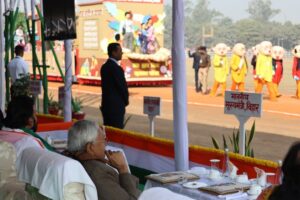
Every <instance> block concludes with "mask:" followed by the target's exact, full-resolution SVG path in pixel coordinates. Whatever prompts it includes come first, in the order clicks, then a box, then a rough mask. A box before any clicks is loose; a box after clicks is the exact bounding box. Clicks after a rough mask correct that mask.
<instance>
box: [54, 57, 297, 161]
mask: <svg viewBox="0 0 300 200" xmlns="http://www.w3.org/2000/svg"><path fill="white" fill-rule="evenodd" d="M188 64H190V63H189V62H188ZM212 74H213V72H212V70H211V72H210V76H209V85H211V83H212V80H213V78H212V77H213V76H212ZM187 82H188V86H187V91H188V96H187V101H188V129H189V141H190V144H197V145H202V146H207V147H212V145H211V139H210V136H213V137H216V138H217V139H219V141H221V137H222V134H224V135H225V136H229V135H231V134H232V132H233V130H234V128H238V122H237V120H236V119H235V118H234V116H230V115H224V114H223V109H224V108H223V104H224V103H223V101H224V99H223V98H222V97H209V96H205V95H201V94H199V93H195V91H194V87H193V71H192V70H191V67H190V66H188V67H187ZM58 85H60V84H58V83H50V84H49V87H50V90H52V91H53V92H54V91H55V92H54V93H57V92H56V91H57V89H56V88H57V87H58ZM246 86H247V88H248V90H252V79H251V76H248V78H247V83H246ZM280 89H281V91H282V93H283V94H284V95H283V96H282V97H281V98H280V99H279V100H278V101H277V102H270V101H269V100H268V99H267V98H265V100H264V102H263V109H264V111H263V116H262V117H261V118H259V119H256V130H257V132H256V136H255V138H254V141H253V147H254V152H255V156H256V157H258V158H264V159H270V160H274V161H276V160H278V159H282V157H283V156H284V155H285V153H286V151H287V149H288V148H289V146H290V145H291V144H292V143H293V142H295V141H299V138H300V126H299V122H300V101H299V100H297V99H295V98H294V97H293V96H292V94H294V91H295V83H294V81H293V80H292V79H291V77H290V67H287V70H285V78H284V79H283V82H282V85H281V87H280ZM129 91H130V105H129V106H128V108H127V116H129V115H130V116H131V119H130V121H129V122H128V124H127V126H126V129H128V130H133V131H137V132H142V133H145V134H147V132H148V131H149V124H148V118H147V117H146V116H145V115H143V105H142V103H143V102H142V99H143V96H149V95H150V96H151V95H152V96H160V97H161V98H162V110H161V113H162V114H161V116H160V117H158V118H157V119H156V122H155V131H156V136H158V137H162V138H169V139H172V138H173V122H172V118H173V104H172V103H173V102H172V88H171V87H143V88H140V87H134V88H130V90H129ZM73 92H74V96H78V97H79V98H81V99H83V100H84V111H85V112H86V113H87V118H88V119H93V120H96V121H99V120H100V121H102V118H101V115H100V112H99V109H98V107H99V102H100V96H101V89H100V87H95V86H80V85H73ZM253 121H254V119H250V120H249V121H248V123H247V125H246V127H247V128H248V129H250V127H251V125H252V123H253Z"/></svg>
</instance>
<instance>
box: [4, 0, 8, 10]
mask: <svg viewBox="0 0 300 200" xmlns="http://www.w3.org/2000/svg"><path fill="white" fill-rule="evenodd" d="M7 10H8V2H7V0H5V1H4V12H6V11H7Z"/></svg>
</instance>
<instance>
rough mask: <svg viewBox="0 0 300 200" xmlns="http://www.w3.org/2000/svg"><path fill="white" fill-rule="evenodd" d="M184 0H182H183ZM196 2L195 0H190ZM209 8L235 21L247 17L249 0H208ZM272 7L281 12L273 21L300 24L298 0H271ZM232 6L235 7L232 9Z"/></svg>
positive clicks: (168, 1) (169, 0)
mask: <svg viewBox="0 0 300 200" xmlns="http://www.w3.org/2000/svg"><path fill="white" fill-rule="evenodd" d="M183 1H184V0H183ZM192 1H194V2H196V1H197V0H192ZM209 1H210V4H209V7H210V8H214V9H216V10H218V11H219V12H221V13H223V14H224V15H225V16H226V17H229V18H231V19H233V20H234V21H237V20H239V19H243V18H247V17H248V13H247V12H246V9H247V8H248V3H249V2H250V0H209ZM271 2H272V8H273V9H280V10H281V12H280V13H279V14H278V15H277V16H275V17H274V18H272V20H274V21H279V22H285V21H291V22H293V23H295V24H300V12H299V10H300V1H299V0H271ZM165 3H167V4H168V3H169V4H170V3H172V0H165ZM233 6H234V8H235V9H233Z"/></svg>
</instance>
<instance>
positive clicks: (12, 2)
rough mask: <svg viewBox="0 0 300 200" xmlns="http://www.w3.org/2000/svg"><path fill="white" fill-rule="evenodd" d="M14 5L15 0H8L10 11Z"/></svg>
mask: <svg viewBox="0 0 300 200" xmlns="http://www.w3.org/2000/svg"><path fill="white" fill-rule="evenodd" d="M14 6H15V0H10V6H9V9H10V11H13V10H14Z"/></svg>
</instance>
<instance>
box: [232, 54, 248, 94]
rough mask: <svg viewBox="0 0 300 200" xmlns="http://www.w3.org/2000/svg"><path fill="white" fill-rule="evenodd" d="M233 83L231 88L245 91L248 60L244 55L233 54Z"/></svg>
mask: <svg viewBox="0 0 300 200" xmlns="http://www.w3.org/2000/svg"><path fill="white" fill-rule="evenodd" d="M230 67H231V78H232V85H231V90H232V91H235V90H236V89H238V91H239V92H243V91H245V77H246V74H247V62H246V59H245V58H244V57H241V56H239V55H236V54H233V56H232V58H231V62H230Z"/></svg>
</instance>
